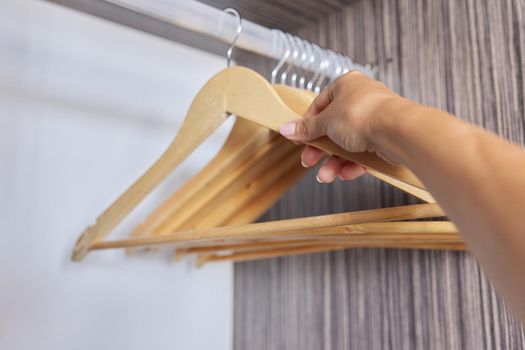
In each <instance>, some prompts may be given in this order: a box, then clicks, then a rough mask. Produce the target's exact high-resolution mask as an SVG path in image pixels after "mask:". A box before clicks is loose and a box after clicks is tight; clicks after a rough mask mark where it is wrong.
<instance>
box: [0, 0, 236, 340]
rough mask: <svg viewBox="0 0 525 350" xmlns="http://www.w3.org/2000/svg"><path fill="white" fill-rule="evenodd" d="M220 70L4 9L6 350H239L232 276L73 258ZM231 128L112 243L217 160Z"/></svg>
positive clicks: (159, 46) (134, 261)
mask: <svg viewBox="0 0 525 350" xmlns="http://www.w3.org/2000/svg"><path fill="white" fill-rule="evenodd" d="M224 64H225V63H224V58H222V57H215V56H211V55H209V54H206V53H203V52H199V51H196V50H193V49H190V48H187V47H183V46H180V45H176V44H174V43H171V42H168V41H165V40H162V39H159V38H156V37H153V36H149V35H147V34H143V33H140V32H137V31H134V30H131V29H128V28H124V27H121V26H118V25H115V24H111V23H109V22H105V21H102V20H99V19H96V18H93V17H90V16H87V15H83V14H79V13H77V12H74V11H72V10H67V9H64V8H62V7H60V6H57V5H53V4H48V3H45V2H40V1H34V0H16V1H15V0H0V239H1V243H0V349H9V350H15V349H24V350H26V349H53V350H60V349H90V350H92V349H127V350H132V349H144V348H146V349H229V348H231V335H232V267H231V265H230V264H218V265H210V266H208V267H205V268H203V269H195V268H193V267H191V261H185V262H182V263H179V264H175V265H174V264H172V263H171V262H170V261H169V259H167V257H166V256H161V257H159V256H154V257H147V258H132V257H126V256H125V255H124V254H123V252H122V251H105V252H94V253H92V254H91V255H90V256H88V258H87V259H85V260H84V261H83V262H82V263H80V264H78V263H72V262H70V261H69V256H70V252H71V249H72V247H73V244H74V242H75V240H76V238H77V237H78V235H79V234H80V232H81V231H82V230H83V229H84V228H85V227H86V226H87V225H89V224H91V223H93V222H94V220H95V218H96V216H97V215H98V214H99V213H100V212H101V211H102V210H103V209H105V208H106V207H107V206H108V205H109V204H110V203H111V202H112V201H113V200H114V199H115V198H116V197H117V196H118V195H119V194H120V193H121V192H123V191H124V190H125V189H126V188H127V187H128V186H129V185H130V184H131V183H132V182H133V181H134V180H135V179H136V178H137V177H138V176H140V175H141V174H142V173H143V172H144V171H145V169H146V168H147V167H148V166H149V165H150V164H151V163H152V162H153V161H154V160H155V159H156V158H157V157H158V156H159V155H160V153H161V152H162V151H163V150H164V148H165V147H166V146H167V144H168V143H169V141H170V140H171V138H172V137H173V136H174V135H175V133H176V130H177V127H178V125H180V122H181V120H182V118H183V115H184V112H185V111H186V109H187V107H188V105H189V103H190V101H191V99H192V97H193V96H194V94H195V93H196V91H198V89H199V88H200V86H201V85H202V84H203V83H204V82H205V81H206V80H207V79H208V78H209V77H210V76H211V75H212V74H213V73H215V72H216V71H218V70H219V69H221V68H223V67H224ZM228 127H229V126H228V125H226V126H225V127H224V128H222V129H221V130H220V132H219V133H217V134H216V135H215V136H214V138H213V139H212V140H210V141H209V142H207V144H206V145H204V146H203V147H201V148H200V149H199V150H198V151H197V153H196V154H195V155H193V156H192V157H191V158H190V159H189V160H188V161H187V162H186V163H185V164H184V166H183V167H182V168H181V169H179V170H178V171H177V172H176V174H175V176H173V177H172V178H171V179H169V180H168V181H167V183H166V184H164V185H163V186H162V188H161V189H160V190H159V191H157V192H155V193H154V195H153V198H149V199H148V201H147V203H146V205H145V206H143V207H141V209H140V210H139V211H138V212H137V213H134V215H133V217H132V219H131V220H128V221H127V223H126V224H125V225H123V226H122V227H120V229H119V232H118V233H117V234H116V235H113V236H112V237H118V236H119V235H122V234H125V233H127V232H128V231H129V228H130V227H132V225H133V223H135V222H137V220H138V219H140V218H141V217H143V216H144V215H145V214H146V213H147V212H148V210H151V209H152V208H153V206H154V205H155V204H156V203H159V201H160V199H161V198H163V197H165V196H166V195H168V194H169V193H170V192H171V191H172V189H173V188H175V187H176V186H178V185H180V184H181V183H182V182H183V181H184V180H185V179H188V178H189V177H190V176H191V174H193V173H195V172H196V171H197V170H198V169H200V168H201V167H202V166H203V164H205V163H206V162H207V160H208V159H210V158H211V156H212V155H213V152H214V151H216V150H217V149H218V148H219V147H220V145H221V142H223V140H224V138H225V135H226V134H227V132H228Z"/></svg>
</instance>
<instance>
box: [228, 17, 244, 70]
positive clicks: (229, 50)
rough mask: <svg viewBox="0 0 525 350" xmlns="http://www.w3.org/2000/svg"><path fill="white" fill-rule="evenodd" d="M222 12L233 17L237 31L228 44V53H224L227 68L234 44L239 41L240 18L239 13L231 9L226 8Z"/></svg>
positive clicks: (240, 30)
mask: <svg viewBox="0 0 525 350" xmlns="http://www.w3.org/2000/svg"><path fill="white" fill-rule="evenodd" d="M224 12H225V13H229V14H230V15H233V16H235V18H236V19H237V31H236V33H235V37H234V38H233V41H232V43H231V44H230V47H229V48H228V51H226V63H227V65H228V67H229V66H230V65H231V60H232V53H233V48H234V47H235V44H236V43H237V40H238V39H239V36H240V35H241V32H242V18H241V15H240V14H239V11H237V10H236V9H234V8H232V7H228V8H226V9H224Z"/></svg>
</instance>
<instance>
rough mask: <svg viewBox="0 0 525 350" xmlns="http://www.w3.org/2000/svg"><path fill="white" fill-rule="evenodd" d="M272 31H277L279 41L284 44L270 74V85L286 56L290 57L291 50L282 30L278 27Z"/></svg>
mask: <svg viewBox="0 0 525 350" xmlns="http://www.w3.org/2000/svg"><path fill="white" fill-rule="evenodd" d="M274 32H275V33H277V34H278V35H279V37H280V39H281V40H280V43H282V44H283V46H284V53H283V55H282V57H281V59H280V60H279V62H277V64H276V65H275V67H274V68H273V70H272V75H271V79H270V82H271V83H272V85H273V84H275V78H276V77H277V73H279V69H281V68H282V66H283V65H284V62H286V60H287V59H288V57H290V52H291V49H290V45H289V44H288V40H286V35H285V34H284V32H283V31H281V30H278V29H274Z"/></svg>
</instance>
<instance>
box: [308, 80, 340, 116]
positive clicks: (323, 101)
mask: <svg viewBox="0 0 525 350" xmlns="http://www.w3.org/2000/svg"><path fill="white" fill-rule="evenodd" d="M332 89H333V84H331V85H330V86H329V87H328V88H326V89H324V90H323V91H321V93H319V95H317V97H316V98H315V99H314V100H313V101H312V103H311V104H310V107H308V109H307V110H306V112H305V113H304V117H305V118H308V117H313V116H314V115H318V114H319V113H321V112H322V111H323V110H324V109H325V108H326V107H327V106H328V105H329V104H330V103H331V102H332V100H333V97H332Z"/></svg>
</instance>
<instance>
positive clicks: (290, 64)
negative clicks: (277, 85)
mask: <svg viewBox="0 0 525 350" xmlns="http://www.w3.org/2000/svg"><path fill="white" fill-rule="evenodd" d="M284 35H285V37H286V40H287V42H288V43H289V44H290V46H291V47H292V49H293V53H292V57H291V59H290V60H289V61H288V62H287V63H288V64H287V67H286V70H285V71H284V72H283V73H282V74H281V84H286V78H287V77H288V74H290V71H291V70H292V68H293V64H294V62H295V61H296V59H297V56H298V55H299V50H298V48H297V45H296V43H295V40H294V39H293V36H292V35H291V34H288V33H285V34H284Z"/></svg>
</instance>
